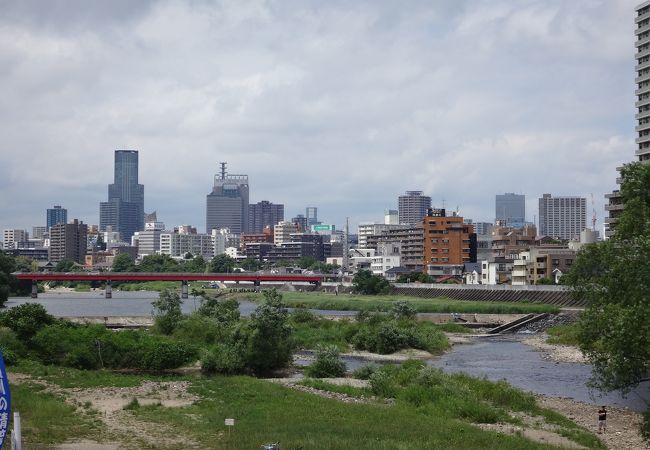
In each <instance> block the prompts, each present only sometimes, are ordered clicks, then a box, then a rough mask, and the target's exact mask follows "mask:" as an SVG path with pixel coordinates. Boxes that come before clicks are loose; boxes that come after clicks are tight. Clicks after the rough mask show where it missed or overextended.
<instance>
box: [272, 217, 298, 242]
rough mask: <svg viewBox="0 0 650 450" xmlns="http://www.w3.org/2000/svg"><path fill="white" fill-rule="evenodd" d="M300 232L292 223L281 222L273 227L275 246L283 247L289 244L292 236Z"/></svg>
mask: <svg viewBox="0 0 650 450" xmlns="http://www.w3.org/2000/svg"><path fill="white" fill-rule="evenodd" d="M298 232H299V230H298V225H297V224H295V223H292V222H280V223H279V224H277V225H275V226H274V227H273V243H274V244H275V245H282V243H284V242H289V240H290V238H291V235H292V234H294V233H298Z"/></svg>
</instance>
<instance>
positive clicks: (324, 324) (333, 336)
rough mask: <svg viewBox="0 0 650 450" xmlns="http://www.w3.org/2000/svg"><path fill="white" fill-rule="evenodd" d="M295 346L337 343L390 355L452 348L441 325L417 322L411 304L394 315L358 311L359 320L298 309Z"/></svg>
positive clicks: (294, 323)
mask: <svg viewBox="0 0 650 450" xmlns="http://www.w3.org/2000/svg"><path fill="white" fill-rule="evenodd" d="M289 322H290V324H291V325H292V327H293V329H294V333H293V340H294V342H295V345H296V347H300V348H306V349H311V348H316V347H317V346H318V345H319V344H323V345H334V346H336V347H337V348H338V349H339V350H347V349H348V348H350V347H352V348H354V349H356V350H366V351H369V352H373V353H381V354H389V353H394V352H396V351H398V350H401V349H405V348H416V349H421V350H426V351H429V352H431V353H440V352H442V351H444V350H446V349H447V348H449V342H448V341H447V338H446V337H445V335H444V333H443V332H442V329H441V327H439V326H437V325H434V324H432V323H429V322H418V321H416V320H415V314H413V312H412V310H411V308H410V307H408V305H397V307H396V309H395V311H394V312H393V314H390V315H380V314H376V315H371V314H369V313H364V314H359V315H358V317H357V321H356V322H350V321H347V320H337V321H333V320H327V319H323V318H319V317H317V316H314V315H313V314H312V313H310V312H309V311H305V310H296V311H295V312H294V313H293V314H291V316H290V319H289Z"/></svg>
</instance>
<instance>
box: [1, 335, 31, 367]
mask: <svg viewBox="0 0 650 450" xmlns="http://www.w3.org/2000/svg"><path fill="white" fill-rule="evenodd" d="M0 351H1V352H2V356H3V358H4V361H5V364H8V365H13V364H16V363H17V362H18V360H19V359H20V358H22V357H24V356H25V355H26V353H27V349H26V347H25V345H24V344H23V343H22V342H21V341H20V340H19V339H18V337H17V336H16V333H14V331H13V330H11V329H10V328H6V327H2V328H0Z"/></svg>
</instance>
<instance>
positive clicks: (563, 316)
mask: <svg viewBox="0 0 650 450" xmlns="http://www.w3.org/2000/svg"><path fill="white" fill-rule="evenodd" d="M579 318H580V311H562V312H561V313H559V314H549V315H548V317H545V318H544V319H541V320H538V321H536V322H533V323H530V324H528V325H526V326H525V327H523V328H521V329H520V330H519V333H522V332H523V333H539V332H542V331H546V330H548V329H549V328H552V327H555V326H557V325H571V324H573V323H576V322H577V321H578V319H579Z"/></svg>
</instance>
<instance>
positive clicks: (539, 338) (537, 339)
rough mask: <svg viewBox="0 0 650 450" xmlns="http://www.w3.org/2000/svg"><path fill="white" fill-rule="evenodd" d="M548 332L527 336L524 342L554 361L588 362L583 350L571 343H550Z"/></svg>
mask: <svg viewBox="0 0 650 450" xmlns="http://www.w3.org/2000/svg"><path fill="white" fill-rule="evenodd" d="M546 339H548V335H547V334H545V333H544V334H540V335H534V336H530V337H527V338H525V339H524V340H523V341H522V342H523V343H524V344H526V345H530V346H531V347H533V348H536V349H537V350H540V351H542V352H543V353H544V355H543V358H544V359H547V360H549V361H554V362H568V363H580V364H586V363H587V362H588V361H587V358H585V356H584V355H583V354H582V352H581V351H580V350H579V349H578V348H576V347H573V346H570V345H557V344H549V343H547V342H546Z"/></svg>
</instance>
